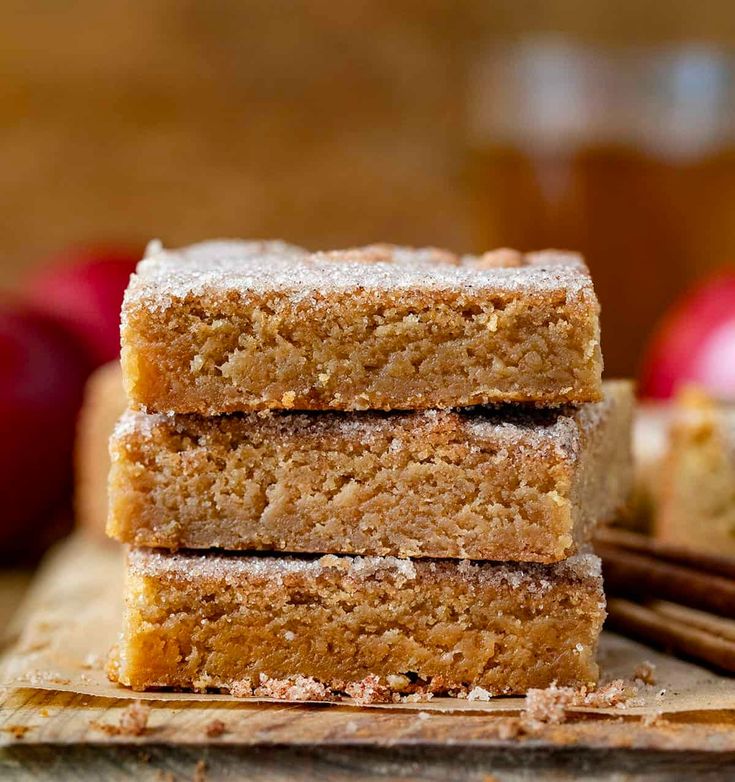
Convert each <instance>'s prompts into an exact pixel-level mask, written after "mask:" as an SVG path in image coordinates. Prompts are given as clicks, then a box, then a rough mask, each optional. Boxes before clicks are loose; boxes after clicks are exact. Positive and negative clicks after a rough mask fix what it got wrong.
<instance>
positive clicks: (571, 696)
mask: <svg viewBox="0 0 735 782" xmlns="http://www.w3.org/2000/svg"><path fill="white" fill-rule="evenodd" d="M582 697H583V696H582ZM579 702H580V691H579V690H575V689H574V687H557V685H556V682H552V683H551V684H550V685H549V686H548V687H546V688H545V689H538V688H532V689H530V690H529V691H528V692H527V693H526V703H525V706H524V708H523V711H522V712H521V718H522V720H523V722H524V723H525V724H527V725H529V726H531V727H537V726H540V725H544V724H549V725H561V723H562V722H566V719H567V709H568V708H569V707H570V706H576V705H578V704H579Z"/></svg>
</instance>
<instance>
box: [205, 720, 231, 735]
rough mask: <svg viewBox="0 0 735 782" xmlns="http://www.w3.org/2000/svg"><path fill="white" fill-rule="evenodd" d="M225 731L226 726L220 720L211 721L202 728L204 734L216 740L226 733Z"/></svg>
mask: <svg viewBox="0 0 735 782" xmlns="http://www.w3.org/2000/svg"><path fill="white" fill-rule="evenodd" d="M226 731H227V726H226V725H225V723H224V722H222V720H212V721H211V722H208V723H207V724H206V726H205V728H204V732H205V733H206V734H207V736H209V738H211V739H216V738H218V737H219V736H221V735H222V734H223V733H226Z"/></svg>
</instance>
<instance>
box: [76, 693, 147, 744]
mask: <svg viewBox="0 0 735 782" xmlns="http://www.w3.org/2000/svg"><path fill="white" fill-rule="evenodd" d="M150 713H151V707H150V706H147V705H146V704H144V703H142V702H141V701H133V703H131V704H130V705H129V706H128V707H127V708H125V709H124V710H123V712H122V714H121V715H120V724H119V725H110V724H109V723H104V722H96V721H92V722H90V723H89V725H90V727H91V728H93V729H94V730H99V731H102V733H106V734H107V735H108V736H142V735H143V734H145V732H146V731H147V730H148V717H149V716H150Z"/></svg>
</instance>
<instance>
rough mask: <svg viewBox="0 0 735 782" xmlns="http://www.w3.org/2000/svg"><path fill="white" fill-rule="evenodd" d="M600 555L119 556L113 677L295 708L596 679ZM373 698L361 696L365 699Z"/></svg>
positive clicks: (139, 552) (136, 552) (601, 605)
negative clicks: (122, 577) (506, 560)
mask: <svg viewBox="0 0 735 782" xmlns="http://www.w3.org/2000/svg"><path fill="white" fill-rule="evenodd" d="M604 617H605V602H604V595H603V591H602V579H601V576H600V562H599V559H597V557H595V556H593V555H591V554H583V555H577V556H574V557H571V558H570V559H568V560H566V561H564V562H561V563H558V564H555V565H515V564H513V565H511V564H497V563H469V562H467V561H460V562H456V561H455V562H451V561H441V560H437V561H431V560H416V561H412V560H401V559H395V558H392V557H347V556H339V557H338V556H331V555H330V556H324V557H321V558H319V559H307V558H302V559H297V558H292V557H273V556H249V555H236V554H219V553H218V554H214V553H212V554H207V555H198V554H192V553H164V552H156V551H151V550H147V549H133V550H131V552H130V553H129V555H128V561H127V574H126V588H125V615H124V624H123V632H122V635H121V640H120V644H119V646H118V647H117V648H116V649H115V650H113V653H112V655H111V659H110V664H109V669H108V670H109V674H110V677H111V678H112V679H114V680H117V681H119V682H120V683H122V684H125V685H128V686H130V687H132V688H133V689H136V690H145V689H148V688H157V687H176V688H185V689H197V690H200V689H202V690H203V689H209V688H217V689H223V690H227V691H229V692H230V693H232V694H234V695H236V696H241V695H252V694H255V695H260V696H271V697H281V698H287V699H293V700H320V699H328V698H330V697H332V696H334V695H338V694H340V693H346V694H348V695H352V696H353V697H355V698H357V699H358V700H362V701H363V702H364V701H365V700H369V699H371V698H372V699H375V698H376V697H380V698H381V699H382V698H385V699H386V700H388V699H390V698H392V697H394V695H395V696H396V697H397V694H399V693H403V694H410V693H435V692H436V693H449V694H457V693H466V692H467V691H468V690H471V689H472V688H475V687H481V688H483V689H484V690H487V692H488V693H490V694H520V693H523V692H525V691H526V690H527V689H529V688H531V687H546V686H548V685H549V684H551V683H552V682H554V681H556V682H557V684H559V685H571V686H582V685H587V684H591V683H593V682H595V681H596V680H597V675H598V669H597V664H596V662H595V654H596V648H597V639H598V636H599V633H600V630H601V627H602V622H603V619H604ZM366 693H367V695H366Z"/></svg>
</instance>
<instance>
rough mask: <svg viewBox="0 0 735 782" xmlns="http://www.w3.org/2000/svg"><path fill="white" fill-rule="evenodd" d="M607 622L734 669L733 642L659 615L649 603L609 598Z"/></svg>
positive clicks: (647, 638)
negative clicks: (642, 603) (646, 604)
mask: <svg viewBox="0 0 735 782" xmlns="http://www.w3.org/2000/svg"><path fill="white" fill-rule="evenodd" d="M607 609H608V623H609V625H610V626H611V627H612V628H613V629H615V630H618V631H620V632H622V633H624V634H625V635H633V636H637V637H638V638H641V639H643V640H645V641H648V642H651V643H653V644H656V645H658V646H662V647H663V648H665V649H667V650H670V651H673V652H677V653H679V654H684V655H687V656H689V657H693V658H695V659H697V660H701V661H703V662H706V663H709V664H710V665H713V666H715V667H717V668H720V669H722V670H725V671H730V672H735V642H733V641H731V640H728V639H727V638H723V637H720V636H716V635H713V634H712V633H710V632H707V631H706V630H703V629H701V628H699V627H693V626H691V625H688V624H684V623H682V622H680V621H678V620H675V619H672V618H671V617H670V616H665V615H663V616H662V615H661V614H660V613H659V612H657V611H655V610H653V609H652V608H650V607H648V606H643V605H637V604H636V603H631V602H630V601H628V600H623V599H620V598H613V599H611V600H609V601H608V606H607Z"/></svg>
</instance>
